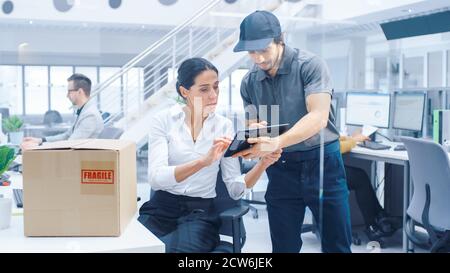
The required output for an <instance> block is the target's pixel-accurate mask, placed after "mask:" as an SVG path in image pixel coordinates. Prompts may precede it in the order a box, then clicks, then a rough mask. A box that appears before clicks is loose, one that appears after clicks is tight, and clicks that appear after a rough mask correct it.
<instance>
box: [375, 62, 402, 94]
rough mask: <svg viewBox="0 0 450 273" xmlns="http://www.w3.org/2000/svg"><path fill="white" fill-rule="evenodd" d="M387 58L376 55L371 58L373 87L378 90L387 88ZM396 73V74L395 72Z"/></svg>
mask: <svg viewBox="0 0 450 273" xmlns="http://www.w3.org/2000/svg"><path fill="white" fill-rule="evenodd" d="M387 68H388V66H387V58H386V57H376V58H374V60H373V88H374V89H378V90H387V89H388V71H387ZM397 75H398V74H397Z"/></svg>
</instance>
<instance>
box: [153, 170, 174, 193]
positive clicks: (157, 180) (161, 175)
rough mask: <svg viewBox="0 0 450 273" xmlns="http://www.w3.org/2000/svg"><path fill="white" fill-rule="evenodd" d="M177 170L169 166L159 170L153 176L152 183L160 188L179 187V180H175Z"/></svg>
mask: <svg viewBox="0 0 450 273" xmlns="http://www.w3.org/2000/svg"><path fill="white" fill-rule="evenodd" d="M175 168H176V166H167V167H162V168H159V169H158V170H157V171H156V172H155V173H154V174H153V175H152V181H151V182H152V183H151V184H154V185H155V186H158V188H161V189H167V188H170V187H172V186H175V185H178V182H177V180H176V179H175Z"/></svg>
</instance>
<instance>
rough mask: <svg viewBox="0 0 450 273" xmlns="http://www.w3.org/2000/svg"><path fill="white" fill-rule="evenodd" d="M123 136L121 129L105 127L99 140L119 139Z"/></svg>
mask: <svg viewBox="0 0 450 273" xmlns="http://www.w3.org/2000/svg"><path fill="white" fill-rule="evenodd" d="M122 134H123V129H121V128H116V127H105V128H104V129H103V131H102V132H101V133H100V135H99V136H98V137H97V138H99V139H119V138H120V136H121V135H122Z"/></svg>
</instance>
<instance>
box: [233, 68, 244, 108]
mask: <svg viewBox="0 0 450 273" xmlns="http://www.w3.org/2000/svg"><path fill="white" fill-rule="evenodd" d="M247 72H248V69H237V70H236V71H234V72H233V73H232V74H231V109H232V110H233V111H234V112H244V103H243V102H242V97H241V82H242V78H244V76H245V74H247Z"/></svg>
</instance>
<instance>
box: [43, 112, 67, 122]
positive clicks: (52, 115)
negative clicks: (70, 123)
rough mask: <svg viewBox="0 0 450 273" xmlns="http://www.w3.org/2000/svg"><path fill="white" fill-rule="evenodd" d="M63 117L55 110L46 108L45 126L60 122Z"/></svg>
mask: <svg viewBox="0 0 450 273" xmlns="http://www.w3.org/2000/svg"><path fill="white" fill-rule="evenodd" d="M62 122H63V119H62V116H61V114H60V113H59V112H58V111H56V110H48V111H47V112H45V114H44V122H43V123H44V124H45V125H47V126H52V125H53V124H56V123H62Z"/></svg>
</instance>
